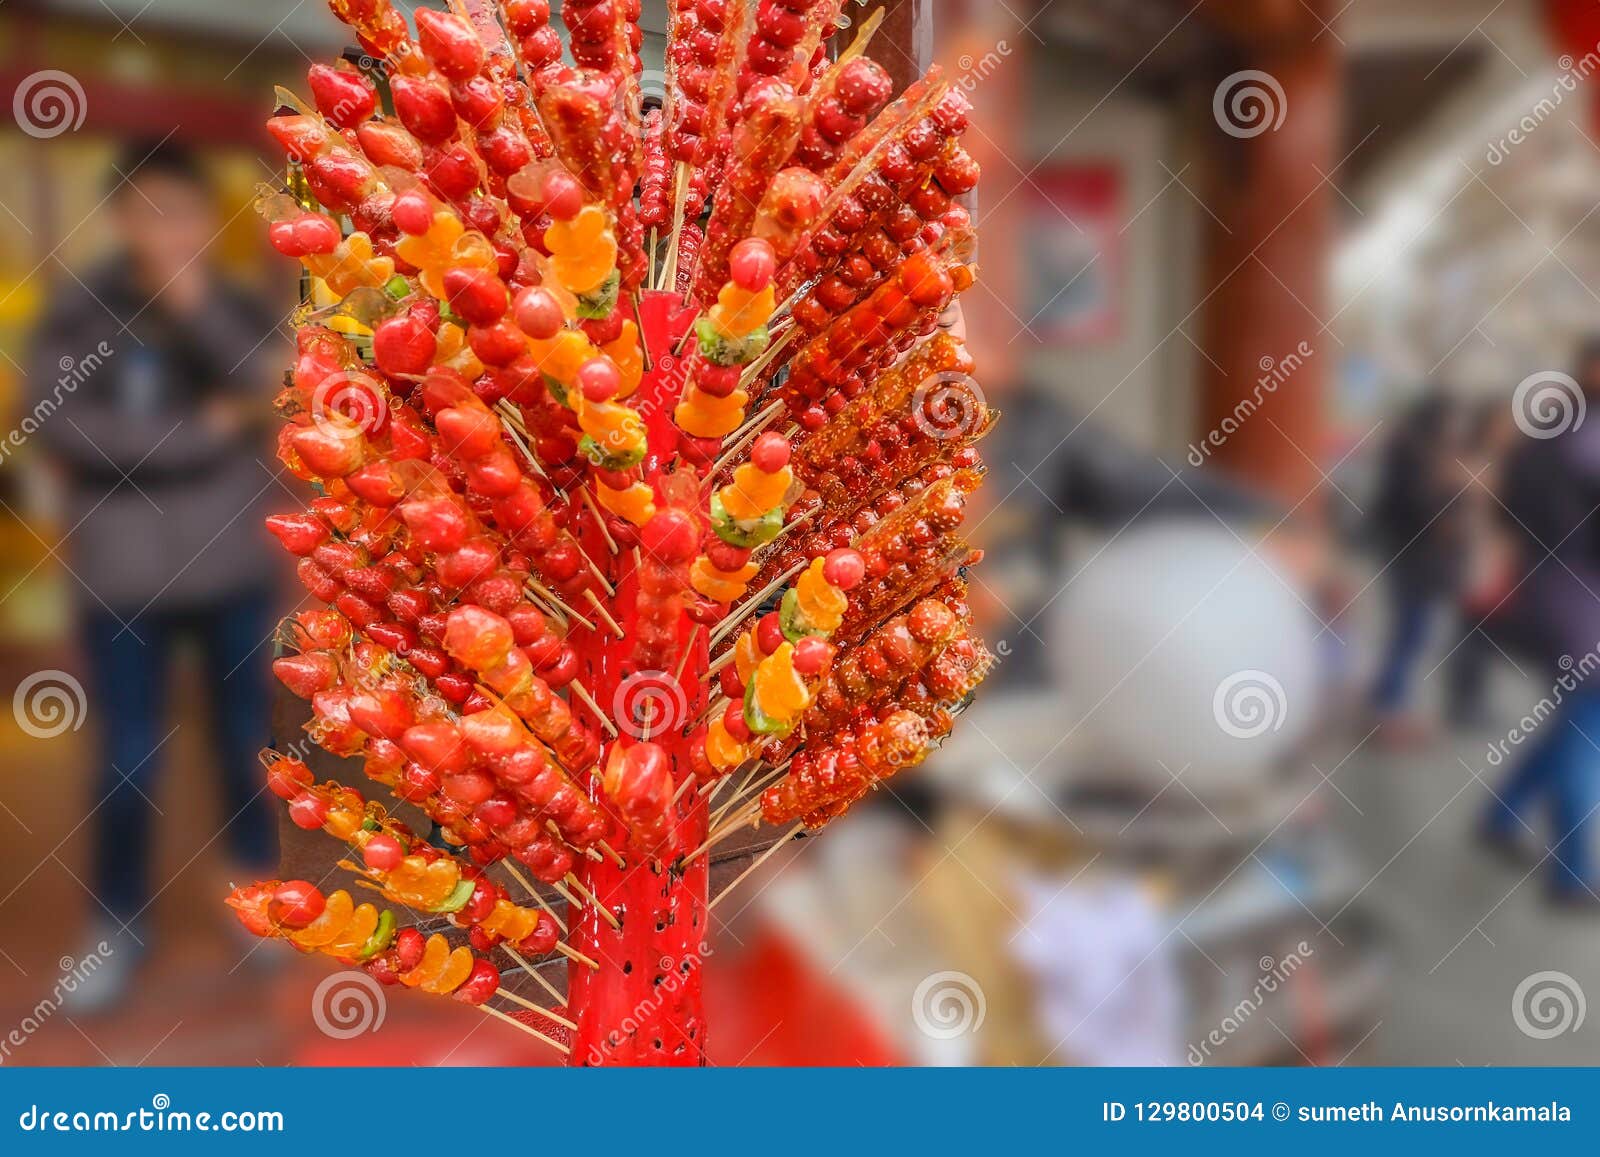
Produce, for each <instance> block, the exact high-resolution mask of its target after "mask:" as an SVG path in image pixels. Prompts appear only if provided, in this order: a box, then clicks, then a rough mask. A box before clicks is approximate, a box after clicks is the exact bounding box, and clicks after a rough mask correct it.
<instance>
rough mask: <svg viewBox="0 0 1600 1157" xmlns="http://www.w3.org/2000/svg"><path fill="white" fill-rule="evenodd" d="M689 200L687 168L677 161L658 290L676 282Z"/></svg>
mask: <svg viewBox="0 0 1600 1157" xmlns="http://www.w3.org/2000/svg"><path fill="white" fill-rule="evenodd" d="M688 200H689V166H688V164H687V163H686V162H684V161H679V162H678V164H677V168H676V169H674V171H673V181H672V232H671V233H669V234H667V259H666V261H665V262H664V263H663V264H662V267H661V281H660V283H659V284H658V285H657V288H658V289H671V288H673V287H674V286H675V285H676V284H677V282H678V249H679V247H680V246H681V245H682V244H683V218H684V212H685V210H686V209H687V208H688V204H687V202H688Z"/></svg>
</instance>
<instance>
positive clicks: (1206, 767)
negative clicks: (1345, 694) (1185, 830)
mask: <svg viewBox="0 0 1600 1157" xmlns="http://www.w3.org/2000/svg"><path fill="white" fill-rule="evenodd" d="M1241 537H1243V536H1241ZM1302 597H1303V596H1301V597H1297V596H1296V593H1295V591H1294V589H1293V586H1292V580H1291V579H1290V578H1289V577H1287V576H1286V575H1283V574H1281V573H1280V572H1277V571H1275V570H1274V569H1273V568H1272V566H1271V565H1270V563H1269V562H1268V561H1266V560H1265V559H1264V558H1263V557H1262V555H1261V552H1260V551H1259V550H1258V551H1257V552H1256V553H1254V554H1252V553H1251V551H1250V550H1249V548H1248V547H1247V546H1246V545H1245V544H1244V543H1242V542H1241V541H1240V540H1239V538H1235V537H1234V535H1233V534H1231V533H1229V531H1228V530H1227V529H1225V528H1223V527H1221V526H1216V525H1213V526H1205V525H1201V524H1197V523H1193V522H1162V523H1156V524H1152V525H1150V526H1147V527H1141V528H1138V529H1135V530H1131V531H1128V532H1127V533H1126V534H1124V535H1122V536H1121V537H1120V538H1118V539H1116V540H1115V541H1113V542H1112V543H1111V544H1110V545H1109V546H1107V547H1106V548H1105V549H1104V550H1103V551H1102V552H1101V553H1100V554H1099V555H1098V556H1096V557H1094V558H1092V560H1091V561H1089V562H1087V563H1086V564H1084V566H1083V570H1082V573H1080V574H1079V575H1078V576H1077V577H1076V578H1075V579H1074V580H1073V582H1072V584H1071V585H1070V586H1069V587H1068V589H1067V591H1066V592H1065V593H1064V594H1063V595H1062V596H1061V612H1060V615H1059V617H1058V619H1057V623H1056V626H1057V628H1058V634H1057V637H1056V642H1057V643H1058V646H1057V648H1056V653H1057V654H1058V655H1059V656H1060V657H1061V662H1062V668H1061V675H1062V678H1063V680H1064V682H1065V685H1066V694H1067V701H1068V704H1069V710H1068V713H1067V714H1068V717H1069V723H1068V726H1077V727H1080V728H1082V729H1083V730H1084V731H1085V732H1086V733H1088V734H1090V735H1091V736H1092V737H1093V738H1094V739H1095V740H1096V744H1095V746H1096V747H1097V748H1098V749H1099V750H1100V751H1101V752H1102V753H1103V754H1104V755H1105V757H1106V758H1107V759H1109V761H1110V762H1111V763H1112V764H1113V765H1114V766H1116V767H1117V768H1118V769H1119V770H1122V771H1125V772H1126V773H1128V774H1131V775H1133V776H1135V777H1136V778H1138V779H1140V780H1141V781H1144V782H1149V783H1151V784H1153V785H1155V786H1157V787H1159V786H1161V785H1163V784H1166V783H1167V782H1169V781H1170V779H1171V777H1172V776H1173V775H1180V774H1181V777H1182V782H1183V783H1184V784H1186V785H1187V786H1188V787H1189V788H1190V789H1191V790H1193V791H1195V792H1196V793H1197V794H1202V795H1203V794H1205V793H1207V792H1211V793H1217V794H1227V793H1233V792H1236V791H1238V790H1239V789H1240V788H1243V787H1248V786H1250V785H1251V784H1253V783H1255V782H1256V781H1257V780H1258V778H1259V777H1260V775H1261V773H1262V772H1263V771H1264V770H1266V769H1267V768H1269V767H1270V766H1271V765H1272V764H1273V762H1274V761H1275V760H1277V759H1279V758H1280V757H1282V756H1283V755H1284V754H1285V753H1286V752H1288V751H1289V750H1290V749H1291V748H1292V747H1293V746H1294V745H1295V744H1296V743H1297V742H1299V741H1300V740H1301V739H1302V738H1303V737H1304V736H1305V735H1306V733H1307V731H1308V729H1309V728H1310V726H1311V724H1312V723H1313V722H1314V720H1315V718H1316V716H1317V713H1318V709H1319V704H1318V702H1317V699H1318V690H1319V689H1318V685H1317V677H1316V661H1315V657H1316V633H1317V630H1318V627H1317V624H1316V621H1315V620H1314V619H1313V618H1312V616H1311V613H1310V612H1309V611H1308V610H1307V609H1306V607H1305V606H1304V605H1302V602H1301V598H1302Z"/></svg>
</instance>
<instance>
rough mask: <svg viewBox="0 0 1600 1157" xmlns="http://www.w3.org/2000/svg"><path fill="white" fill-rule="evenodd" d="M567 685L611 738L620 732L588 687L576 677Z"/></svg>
mask: <svg viewBox="0 0 1600 1157" xmlns="http://www.w3.org/2000/svg"><path fill="white" fill-rule="evenodd" d="M568 686H570V687H571V688H572V693H573V694H574V695H576V696H577V697H578V698H579V699H582V700H583V702H584V705H585V706H586V707H588V708H589V710H590V711H593V712H594V713H595V717H596V718H598V719H599V720H600V725H601V726H602V727H604V728H605V729H606V730H607V731H609V732H611V738H612V739H615V738H616V737H617V736H618V735H619V734H620V732H618V731H617V725H616V724H615V723H613V722H611V716H609V715H607V714H606V713H605V712H604V711H602V710H600V704H598V703H596V702H595V701H594V696H593V695H591V694H589V689H588V688H587V687H585V686H584V685H583V684H582V683H581V682H580V681H579V680H577V679H574V680H573V681H572V682H571V683H569V684H568ZM613 854H615V853H613Z"/></svg>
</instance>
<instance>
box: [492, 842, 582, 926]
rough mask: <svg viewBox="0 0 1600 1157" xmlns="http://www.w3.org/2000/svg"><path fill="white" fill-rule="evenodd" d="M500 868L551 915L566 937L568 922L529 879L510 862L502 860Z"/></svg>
mask: <svg viewBox="0 0 1600 1157" xmlns="http://www.w3.org/2000/svg"><path fill="white" fill-rule="evenodd" d="M500 866H501V867H502V868H504V869H505V870H506V871H507V872H509V873H510V874H511V878H512V879H513V880H515V881H516V882H517V883H519V884H521V885H522V887H523V890H524V891H526V892H527V893H528V895H530V896H532V897H533V900H534V903H536V904H538V905H539V907H541V908H543V909H544V910H545V911H546V912H548V913H549V914H550V918H551V919H552V920H554V921H555V922H556V927H557V928H560V929H561V931H562V934H563V935H565V933H566V931H567V922H566V921H565V920H563V919H562V918H561V914H560V913H559V912H557V911H556V910H555V909H554V908H552V907H551V906H550V901H548V900H546V899H545V898H544V897H543V896H541V895H539V889H537V888H535V887H534V886H533V885H532V884H531V883H530V882H529V881H528V877H526V876H524V875H523V874H522V873H521V872H519V871H517V869H516V868H515V867H513V866H512V864H511V861H510V860H501V861H500Z"/></svg>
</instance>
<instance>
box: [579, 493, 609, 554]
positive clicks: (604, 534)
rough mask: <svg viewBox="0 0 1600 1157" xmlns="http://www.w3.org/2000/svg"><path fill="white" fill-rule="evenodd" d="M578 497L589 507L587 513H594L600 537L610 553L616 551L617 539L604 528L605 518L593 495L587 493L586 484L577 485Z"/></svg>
mask: <svg viewBox="0 0 1600 1157" xmlns="http://www.w3.org/2000/svg"><path fill="white" fill-rule="evenodd" d="M578 497H579V498H581V499H582V500H583V504H584V505H585V506H587V507H588V508H589V513H590V514H592V515H594V521H595V525H596V526H598V527H599V528H600V537H601V538H603V539H605V540H606V546H607V547H608V548H609V549H610V550H611V553H612V554H616V553H617V540H616V539H614V538H612V537H611V531H610V530H608V529H607V528H606V520H605V518H604V517H603V516H602V515H601V513H600V504H599V503H597V502H596V501H595V500H594V495H592V494H590V493H589V488H588V487H587V486H580V487H578Z"/></svg>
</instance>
